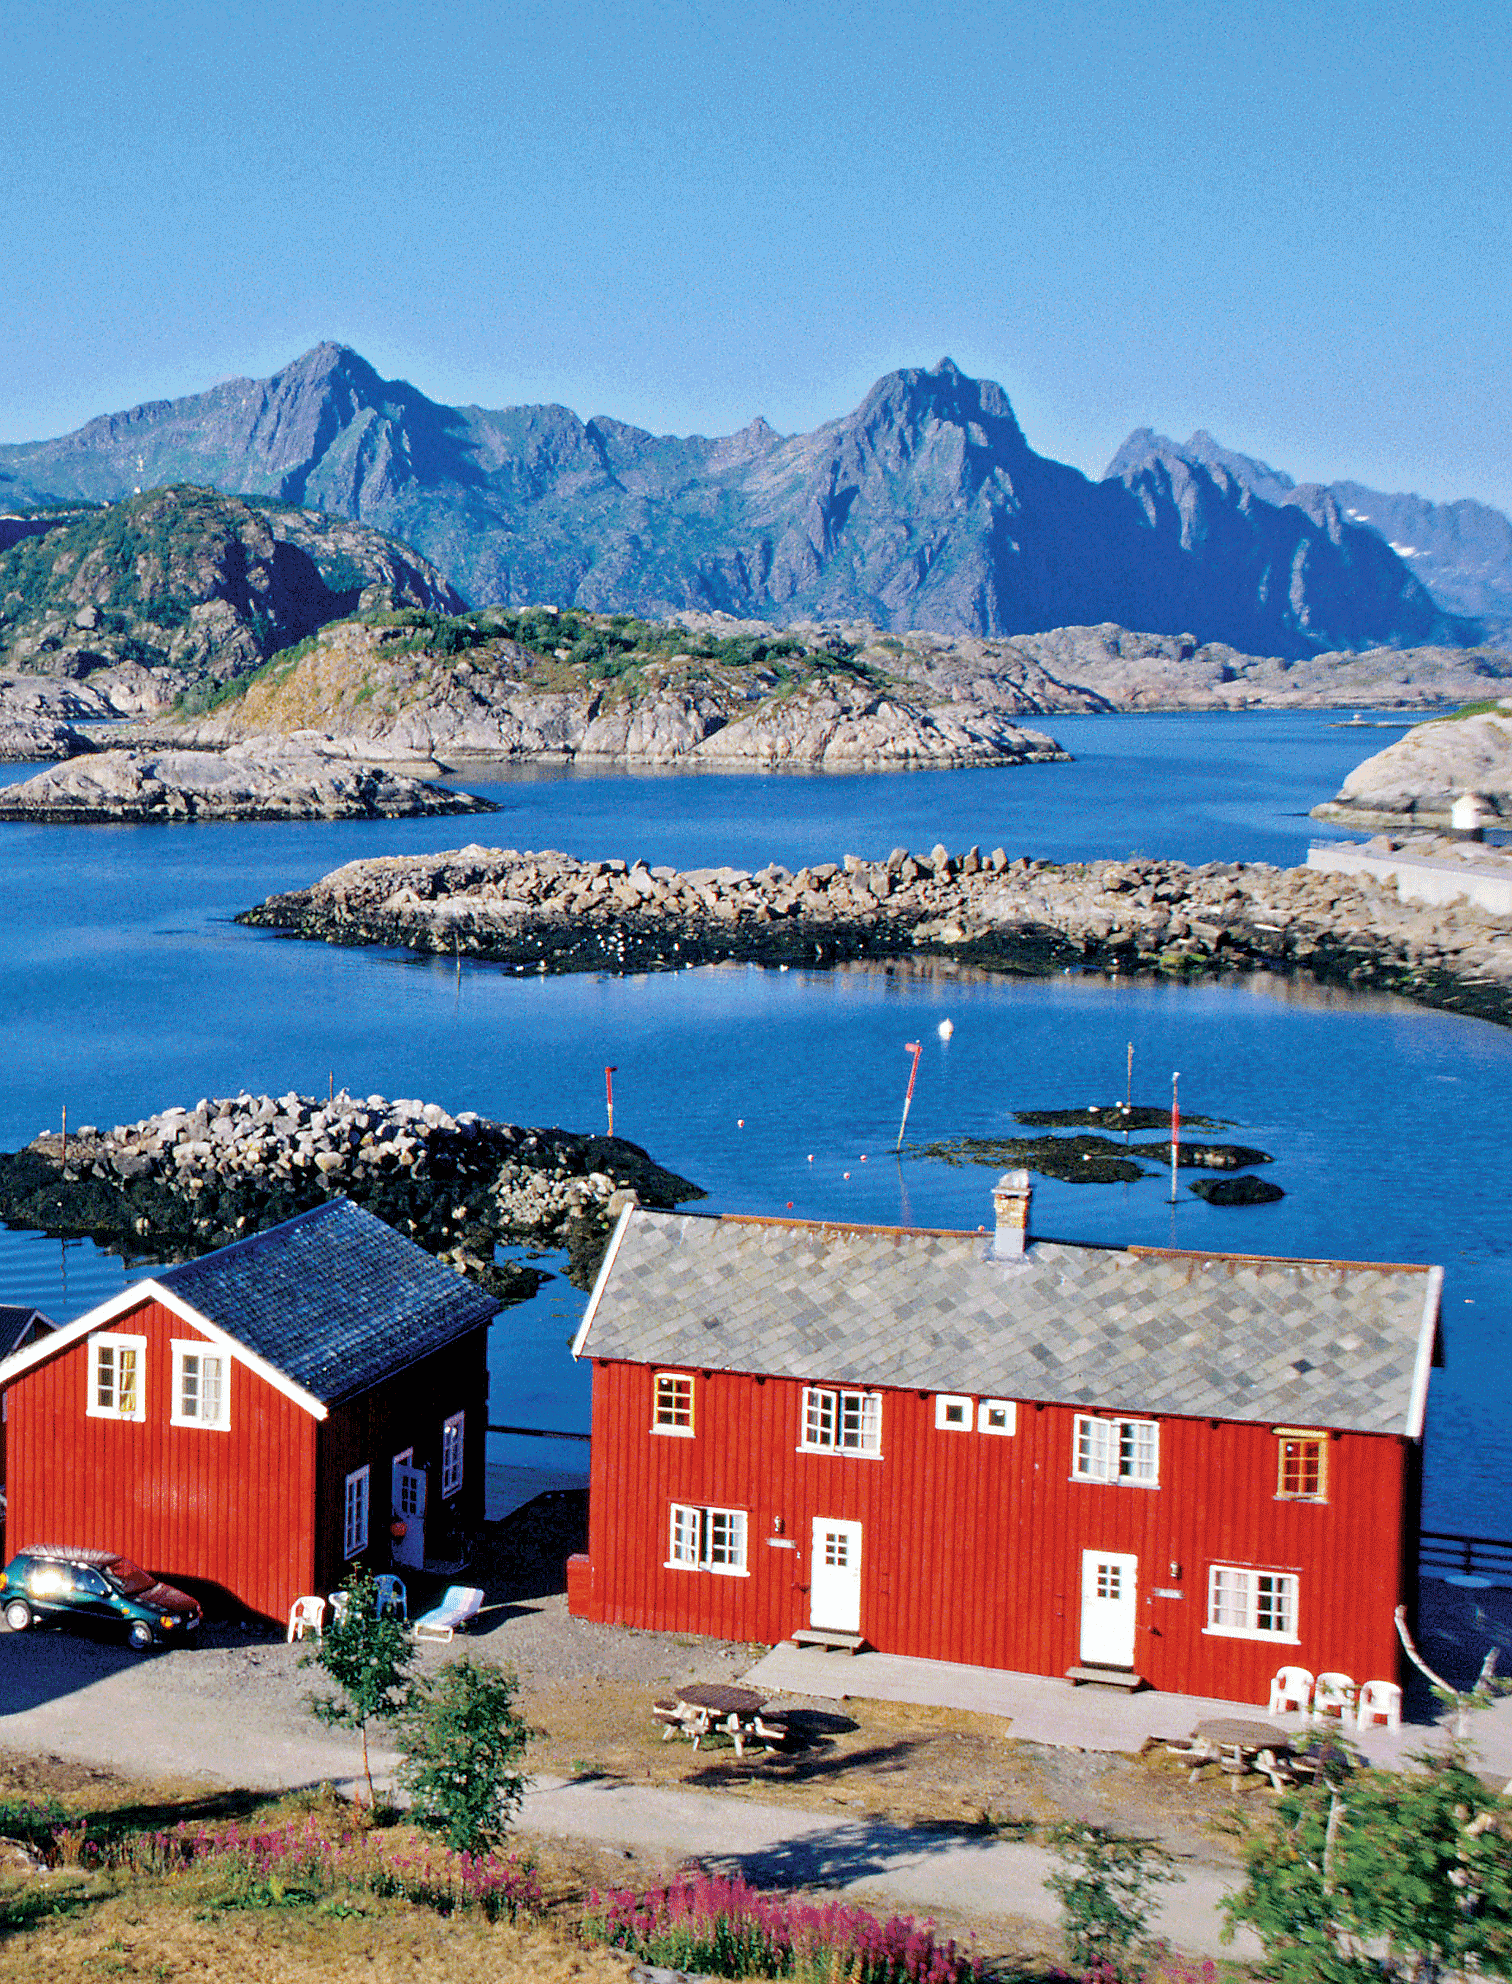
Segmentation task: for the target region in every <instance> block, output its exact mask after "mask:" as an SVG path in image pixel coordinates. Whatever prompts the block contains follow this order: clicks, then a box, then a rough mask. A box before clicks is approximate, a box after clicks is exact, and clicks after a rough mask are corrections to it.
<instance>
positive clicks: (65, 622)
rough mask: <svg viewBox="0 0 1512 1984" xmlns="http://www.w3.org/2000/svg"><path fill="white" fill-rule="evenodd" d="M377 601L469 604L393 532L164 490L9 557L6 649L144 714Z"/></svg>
mask: <svg viewBox="0 0 1512 1984" xmlns="http://www.w3.org/2000/svg"><path fill="white" fill-rule="evenodd" d="M140 479H141V478H140V476H138V477H136V478H135V480H136V481H138V482H139V481H140ZM364 604H366V605H367V606H370V607H372V608H375V609H376V608H379V607H390V608H392V607H404V606H408V607H415V608H426V609H439V610H440V611H442V612H446V613H450V612H454V611H455V610H456V609H457V608H458V607H460V606H461V604H462V601H461V599H460V598H459V596H458V595H457V594H456V593H455V592H454V591H453V590H452V588H451V587H450V586H449V585H448V584H447V582H446V581H445V579H443V578H442V577H441V574H440V573H439V572H437V571H436V570H435V568H434V567H433V566H431V565H429V564H427V562H426V560H425V559H424V558H422V557H420V556H419V555H418V554H417V553H415V552H413V551H411V550H410V549H409V548H408V546H406V545H402V544H399V543H398V542H396V541H395V540H394V539H392V538H389V537H385V536H384V535H383V533H382V532H381V531H376V530H373V529H371V528H369V527H367V526H364V525H361V524H354V523H349V522H348V521H346V519H344V518H340V517H325V516H322V515H320V514H319V513H318V512H316V511H306V510H300V509H295V508H292V507H290V506H274V507H270V506H266V505H259V504H256V503H246V502H242V501H241V500H239V499H238V498H236V497H226V496H220V495H217V494H216V492H215V491H214V490H211V489H199V488H186V487H178V488H169V489H154V490H150V491H149V492H148V494H146V495H145V496H142V495H137V496H129V497H128V498H127V500H125V501H123V502H119V503H115V504H111V505H107V506H106V507H104V508H101V509H97V510H91V511H87V512H84V513H82V514H80V515H77V516H74V517H66V518H64V519H63V520H62V521H60V522H59V523H58V524H57V525H56V526H55V527H54V528H51V529H49V530H48V531H47V532H46V534H45V535H32V536H29V537H26V538H23V539H22V540H21V541H19V542H17V543H15V544H13V545H12V546H11V548H10V549H9V550H7V551H5V552H3V553H0V660H3V661H4V662H5V663H6V665H7V666H8V667H10V668H12V669H24V670H28V671H35V672H37V673H39V674H44V675H52V676H56V677H60V678H63V679H66V680H81V679H84V678H87V679H88V681H89V683H90V685H91V687H93V688H94V689H95V690H97V691H98V692H99V693H100V694H101V695H102V696H103V698H104V699H105V701H106V705H107V714H111V713H115V714H123V715H124V714H135V713H140V712H143V711H153V710H161V709H165V708H167V707H168V705H169V704H171V703H172V702H173V700H174V698H175V697H176V696H181V695H189V696H191V698H192V697H193V696H194V695H196V694H198V695H200V696H203V695H204V694H205V693H206V692H207V691H208V690H210V689H213V687H214V685H215V684H217V683H222V682H225V681H227V680H229V679H231V678H232V677H234V676H236V675H239V674H243V673H245V672H246V671H248V670H249V669H254V668H258V667H260V666H261V664H262V663H263V662H264V661H266V660H267V659H268V657H269V655H271V654H273V653H275V652H276V651H277V650H278V649H281V648H285V647H288V646H290V645H291V644H292V643H294V642H296V641H300V640H303V639H304V638H305V636H306V635H308V634H311V633H313V632H314V631H315V630H316V629H317V628H319V627H322V626H325V625H326V624H327V623H328V622H329V621H331V620H335V619H339V618H341V617H342V616H344V615H345V614H349V613H352V612H354V611H356V610H357V609H358V608H359V607H360V606H362V605H364Z"/></svg>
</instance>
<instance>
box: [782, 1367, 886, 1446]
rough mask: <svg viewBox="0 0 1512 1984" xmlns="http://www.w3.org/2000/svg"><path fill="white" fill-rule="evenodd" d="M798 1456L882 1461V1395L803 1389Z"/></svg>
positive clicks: (825, 1388)
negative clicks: (844, 1455)
mask: <svg viewBox="0 0 1512 1984" xmlns="http://www.w3.org/2000/svg"><path fill="white" fill-rule="evenodd" d="M798 1451H799V1453H801V1454H849V1455H850V1456H851V1457H852V1458H853V1459H857V1460H880V1459H881V1458H882V1394H881V1392H853V1391H841V1390H838V1389H836V1388H835V1387H833V1386H829V1385H805V1386H804V1388H803V1420H802V1424H801V1427H800V1438H799V1441H798Z"/></svg>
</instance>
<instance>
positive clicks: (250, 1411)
mask: <svg viewBox="0 0 1512 1984" xmlns="http://www.w3.org/2000/svg"><path fill="white" fill-rule="evenodd" d="M497 1307H498V1305H497V1303H495V1302H494V1301H493V1300H492V1298H491V1297H489V1296H487V1295H485V1294H484V1293H483V1292H482V1291H481V1290H480V1289H478V1288H475V1287H474V1286H473V1285H472V1284H471V1283H470V1282H469V1281H467V1280H465V1279H464V1278H463V1277H462V1276H461V1275H459V1274H456V1273H454V1272H453V1271H452V1270H451V1269H450V1268H448V1267H445V1266H443V1265H442V1263H441V1262H439V1261H437V1260H435V1259H433V1258H432V1256H431V1255H429V1254H427V1253H426V1252H425V1251H424V1250H423V1249H422V1248H420V1247H417V1246H415V1245H414V1243H413V1242H412V1241H410V1240H406V1239H404V1238H403V1237H402V1236H401V1235H399V1234H398V1233H395V1232H394V1231H393V1230H392V1228H390V1227H388V1226H385V1225H384V1224H383V1222H382V1221H381V1220H377V1219H374V1218H373V1217H372V1215H371V1214H370V1213H366V1212H364V1211H362V1210H361V1208H360V1207H358V1206H355V1205H353V1204H352V1203H351V1201H350V1200H348V1199H332V1200H330V1201H328V1202H327V1203H326V1204H325V1205H323V1206H319V1207H317V1208H316V1209H315V1210H314V1211H313V1212H308V1213H304V1214H301V1215H300V1217H299V1218H297V1219H291V1220H288V1221H286V1222H285V1223H284V1224H283V1225H281V1226H275V1227H271V1228H269V1230H268V1231H267V1232H265V1233H259V1234H257V1235H255V1236H254V1237H252V1238H250V1239H247V1240H240V1241H237V1242H236V1243H235V1245H233V1246H230V1247H223V1248H221V1249H220V1250H219V1251H218V1252H216V1253H213V1254H206V1255H205V1256H203V1258H201V1259H200V1260H196V1261H186V1262H184V1263H183V1264H182V1265H181V1266H178V1267H173V1268H168V1269H166V1270H165V1271H164V1272H162V1273H160V1274H157V1275H155V1276H153V1277H152V1279H151V1280H147V1281H138V1282H134V1283H132V1284H131V1286H130V1287H128V1288H125V1289H123V1290H122V1291H121V1293H120V1294H119V1295H116V1296H114V1297H112V1299H111V1300H110V1301H108V1302H106V1303H104V1304H102V1305H101V1306H100V1307H99V1308H97V1309H92V1310H91V1311H90V1312H89V1314H88V1315H85V1316H81V1317H79V1319H78V1320H77V1321H76V1322H73V1323H69V1324H67V1325H66V1326H65V1327H64V1328H62V1329H58V1330H55V1331H54V1332H53V1333H52V1334H50V1335H44V1336H42V1337H40V1338H38V1340H37V1341H35V1342H33V1343H30V1344H28V1345H26V1346H25V1347H24V1348H22V1349H21V1350H19V1351H17V1352H16V1353H15V1354H14V1355H12V1356H10V1357H8V1358H7V1359H6V1360H5V1362H4V1363H0V1387H3V1388H4V1395H5V1400H6V1433H7V1446H8V1453H7V1467H6V1484H5V1487H6V1525H5V1531H6V1550H7V1553H8V1554H14V1553H15V1552H16V1551H17V1550H21V1549H25V1548H26V1547H27V1546H28V1545H30V1544H35V1543H54V1544H66V1545H72V1546H76V1547H81V1548H104V1549H110V1550H118V1551H120V1552H121V1553H122V1554H123V1555H125V1556H128V1557H133V1558H135V1559H136V1560H137V1562H138V1563H140V1564H142V1565H143V1566H145V1567H146V1568H147V1569H148V1570H151V1571H153V1572H154V1573H155V1574H157V1575H158V1576H160V1577H162V1578H165V1579H166V1580H167V1581H168V1582H169V1583H170V1584H177V1585H183V1586H187V1587H188V1588H189V1589H191V1590H194V1591H197V1592H199V1593H200V1594H201V1595H202V1596H207V1597H209V1598H210V1600H211V1602H212V1603H214V1602H215V1601H216V1600H217V1599H218V1600H219V1601H220V1603H221V1604H223V1605H225V1604H229V1605H230V1606H232V1607H234V1608H237V1609H241V1610H244V1611H247V1612H250V1613H254V1614H260V1615H262V1616H264V1617H267V1618H272V1619H282V1618H285V1617H287V1615H288V1611H289V1607H290V1605H291V1604H292V1603H293V1601H294V1599H295V1598H296V1597H298V1596H300V1595H301V1594H303V1593H321V1592H326V1591H328V1590H330V1589H331V1587H332V1586H334V1585H338V1584H339V1583H340V1582H341V1578H342V1575H343V1572H344V1569H345V1567H346V1566H347V1565H348V1564H349V1563H350V1562H351V1561H353V1560H355V1559H357V1558H363V1559H365V1560H366V1561H368V1562H369V1563H371V1564H374V1565H376V1566H378V1567H381V1568H386V1567H387V1566H388V1565H389V1563H390V1562H391V1561H395V1562H397V1563H398V1564H399V1565H401V1566H403V1565H405V1564H409V1565H418V1564H420V1563H422V1562H423V1560H424V1556H425V1552H426V1542H425V1538H426V1536H427V1534H429V1535H430V1536H431V1537H432V1539H434V1538H435V1537H436V1536H437V1534H438V1532H450V1533H465V1532H466V1531H468V1530H471V1529H474V1528H475V1527H476V1526H477V1524H478V1523H479V1522H480V1521H481V1520H482V1516H483V1487H484V1465H483V1455H484V1439H485V1429H486V1426H487V1412H488V1408H487V1398H488V1365H487V1336H488V1323H489V1319H490V1318H491V1317H492V1315H493V1314H494V1312H495V1310H496V1309H497ZM401 1530H402V1532H403V1533H402V1534H399V1533H398V1532H400V1531H401Z"/></svg>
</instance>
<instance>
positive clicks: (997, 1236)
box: [991, 1171, 1034, 1261]
mask: <svg viewBox="0 0 1512 1984" xmlns="http://www.w3.org/2000/svg"><path fill="white" fill-rule="evenodd" d="M1033 1189H1034V1188H1033V1186H1032V1185H1031V1184H1030V1183H1029V1173H1028V1172H1027V1171H1005V1172H1004V1173H1003V1175H1002V1177H1001V1178H999V1180H998V1181H997V1183H996V1184H995V1185H994V1186H993V1188H992V1209H993V1211H994V1212H995V1213H996V1214H997V1230H996V1232H995V1233H994V1234H993V1236H992V1249H991V1253H992V1258H993V1260H995V1261H1017V1260H1022V1259H1023V1254H1024V1244H1025V1242H1026V1240H1027V1239H1028V1237H1029V1198H1030V1194H1031V1193H1032V1191H1033Z"/></svg>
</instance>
